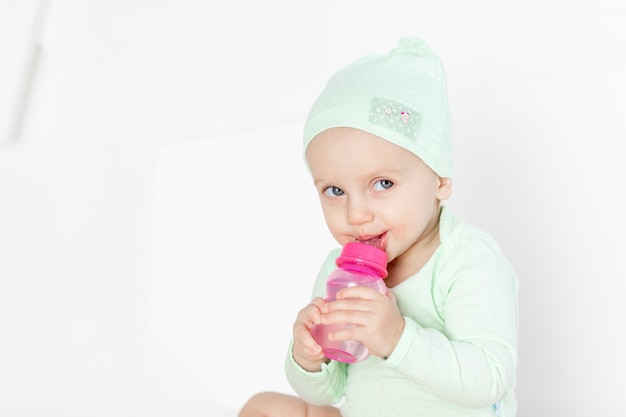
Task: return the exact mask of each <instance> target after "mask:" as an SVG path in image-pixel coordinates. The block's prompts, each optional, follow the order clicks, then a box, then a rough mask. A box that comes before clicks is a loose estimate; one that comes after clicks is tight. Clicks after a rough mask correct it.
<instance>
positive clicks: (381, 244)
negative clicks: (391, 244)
mask: <svg viewBox="0 0 626 417" xmlns="http://www.w3.org/2000/svg"><path fill="white" fill-rule="evenodd" d="M358 241H359V242H361V243H365V244H366V245H370V246H374V247H376V248H378V249H382V250H385V249H386V246H387V233H383V234H382V235H378V236H374V237H371V238H368V239H358Z"/></svg>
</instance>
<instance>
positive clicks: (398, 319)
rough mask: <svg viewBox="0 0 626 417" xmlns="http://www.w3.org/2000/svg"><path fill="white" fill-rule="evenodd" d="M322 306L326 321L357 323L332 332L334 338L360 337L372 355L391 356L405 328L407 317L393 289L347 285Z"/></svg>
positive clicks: (360, 340)
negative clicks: (400, 308)
mask: <svg viewBox="0 0 626 417" xmlns="http://www.w3.org/2000/svg"><path fill="white" fill-rule="evenodd" d="M321 310H322V313H323V314H322V318H321V320H322V323H323V324H331V323H350V324H356V326H354V327H349V328H347V329H344V330H340V331H337V332H334V333H330V334H329V335H328V338H329V339H330V340H358V341H359V342H361V343H363V344H364V345H365V347H367V348H368V349H369V351H370V353H371V354H372V355H376V356H380V357H388V356H390V355H391V353H392V352H393V351H394V349H395V348H396V345H397V344H398V341H399V340H400V336H402V332H403V331H404V318H403V317H402V314H400V310H399V309H398V306H397V305H396V298H395V297H394V295H393V294H392V293H391V291H387V295H382V294H380V293H379V292H378V291H376V290H374V289H372V288H367V287H363V286H356V287H350V288H344V289H343V290H341V291H339V292H338V293H337V300H336V301H332V302H329V303H327V304H325V305H324V306H323V307H321Z"/></svg>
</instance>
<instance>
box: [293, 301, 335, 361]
mask: <svg viewBox="0 0 626 417" xmlns="http://www.w3.org/2000/svg"><path fill="white" fill-rule="evenodd" d="M324 304H325V301H324V300H323V299H322V298H319V297H317V298H315V299H314V300H313V301H312V302H311V304H309V305H307V306H306V307H304V308H303V309H302V310H300V311H299V312H298V317H297V318H296V321H295V322H294V324H293V351H292V355H293V358H294V360H295V361H296V362H297V363H298V364H299V365H300V366H301V367H302V368H304V369H306V370H307V371H309V372H318V371H320V370H321V369H322V363H323V362H327V361H328V360H327V359H326V358H324V353H323V351H322V347H321V346H320V345H318V344H317V342H316V341H315V339H313V336H311V327H313V325H314V324H320V323H321V321H320V320H321V316H322V313H321V309H322V308H323V306H324Z"/></svg>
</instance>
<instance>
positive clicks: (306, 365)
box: [285, 297, 346, 405]
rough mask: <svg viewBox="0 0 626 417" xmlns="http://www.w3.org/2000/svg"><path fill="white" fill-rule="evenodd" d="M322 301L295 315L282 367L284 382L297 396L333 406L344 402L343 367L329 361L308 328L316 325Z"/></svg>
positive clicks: (315, 301)
mask: <svg viewBox="0 0 626 417" xmlns="http://www.w3.org/2000/svg"><path fill="white" fill-rule="evenodd" d="M323 305H324V300H323V299H322V298H319V297H316V298H314V299H313V301H312V302H311V304H309V305H307V306H306V307H304V308H303V309H302V310H300V312H299V313H298V316H297V318H296V321H295V323H294V325H293V338H292V342H291V345H290V347H289V353H288V355H287V360H286V363H285V371H286V375H287V380H288V381H289V383H290V384H291V386H292V387H293V389H294V390H295V391H296V392H297V393H298V395H299V396H300V397H301V398H303V399H304V400H306V401H307V402H309V403H311V404H316V405H330V404H336V403H337V402H339V401H340V400H341V399H342V398H343V394H344V389H345V382H346V365H345V364H343V363H340V362H335V361H329V360H328V359H327V358H325V357H324V354H323V352H322V348H321V347H320V346H319V345H318V344H317V343H316V342H315V340H314V339H313V337H312V336H311V333H310V331H311V326H312V325H313V324H319V322H320V317H321V313H320V309H321V308H322V306H323Z"/></svg>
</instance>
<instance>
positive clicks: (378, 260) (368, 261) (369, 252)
mask: <svg viewBox="0 0 626 417" xmlns="http://www.w3.org/2000/svg"><path fill="white" fill-rule="evenodd" d="M345 262H354V263H357V264H361V265H366V266H368V267H370V268H373V269H375V270H376V272H378V274H379V275H380V276H381V277H382V278H385V277H387V254H386V253H385V251H384V250H382V249H380V248H377V247H376V246H372V245H368V244H366V243H361V242H349V243H346V244H345V245H344V247H343V248H342V249H341V254H340V255H339V257H337V260H336V261H335V264H336V265H337V266H341V265H343V264H344V263H345Z"/></svg>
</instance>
